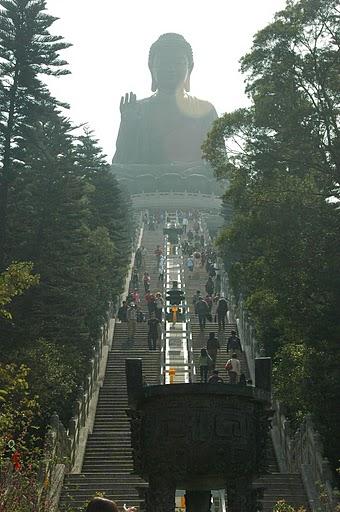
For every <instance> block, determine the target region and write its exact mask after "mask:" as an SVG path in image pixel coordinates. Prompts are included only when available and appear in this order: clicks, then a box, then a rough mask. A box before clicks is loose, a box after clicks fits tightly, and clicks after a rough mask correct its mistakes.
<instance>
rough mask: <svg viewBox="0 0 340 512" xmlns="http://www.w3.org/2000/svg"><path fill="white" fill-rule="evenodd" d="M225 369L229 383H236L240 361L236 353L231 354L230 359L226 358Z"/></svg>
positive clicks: (239, 370)
mask: <svg viewBox="0 0 340 512" xmlns="http://www.w3.org/2000/svg"><path fill="white" fill-rule="evenodd" d="M225 369H226V371H227V372H228V375H229V382H230V384H237V383H238V381H239V378H240V375H241V363H240V361H239V359H237V354H236V353H234V354H232V356H231V359H228V361H227V362H226V364H225Z"/></svg>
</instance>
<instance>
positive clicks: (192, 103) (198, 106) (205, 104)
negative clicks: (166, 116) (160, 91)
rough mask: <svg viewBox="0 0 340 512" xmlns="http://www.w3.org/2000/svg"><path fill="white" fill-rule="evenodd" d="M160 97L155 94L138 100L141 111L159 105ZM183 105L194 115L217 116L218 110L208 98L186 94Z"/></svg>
mask: <svg viewBox="0 0 340 512" xmlns="http://www.w3.org/2000/svg"><path fill="white" fill-rule="evenodd" d="M160 103H161V102H160V99H159V97H158V96H157V94H153V95H152V96H149V97H148V98H143V99H140V100H138V101H137V105H138V107H139V109H140V110H141V111H146V110H148V109H152V108H153V107H154V106H155V105H159V104H160ZM180 103H181V107H182V108H183V109H184V110H185V111H186V112H187V113H188V114H191V115H192V116H195V117H196V116H198V117H208V118H210V119H216V118H217V112H216V110H215V107H214V105H213V104H212V103H210V102H209V101H206V100H202V99H200V98H197V97H196V96H191V95H190V94H185V95H184V96H183V98H182V100H181V102H180Z"/></svg>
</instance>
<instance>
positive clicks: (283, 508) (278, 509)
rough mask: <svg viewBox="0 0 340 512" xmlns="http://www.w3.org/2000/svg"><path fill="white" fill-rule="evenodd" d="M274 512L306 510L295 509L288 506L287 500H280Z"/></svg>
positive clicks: (303, 511)
mask: <svg viewBox="0 0 340 512" xmlns="http://www.w3.org/2000/svg"><path fill="white" fill-rule="evenodd" d="M273 512H306V509H305V508H303V507H298V508H294V507H292V506H291V505H288V503H286V502H285V500H279V501H278V502H277V503H276V505H275V507H274V508H273Z"/></svg>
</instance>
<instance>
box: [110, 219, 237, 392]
mask: <svg viewBox="0 0 340 512" xmlns="http://www.w3.org/2000/svg"><path fill="white" fill-rule="evenodd" d="M178 218H179V220H180V222H181V225H182V228H183V236H182V241H181V245H182V253H183V254H184V255H185V257H186V259H185V266H186V268H187V269H188V271H189V272H188V274H189V278H190V275H192V276H193V277H195V272H199V273H200V276H201V275H202V271H203V273H204V271H206V273H207V280H206V282H205V285H204V293H203V294H202V293H201V291H200V290H196V292H195V294H194V296H193V297H192V303H193V309H194V315H196V317H197V318H198V322H199V327H200V331H201V335H203V334H204V331H205V328H206V324H207V322H215V323H217V325H218V334H217V335H216V334H215V333H214V332H210V333H209V337H208V338H207V341H206V346H205V347H202V349H201V351H200V357H199V361H198V366H199V373H200V380H201V382H209V383H223V378H222V377H221V376H220V375H219V373H218V370H217V369H216V361H217V355H218V351H219V350H220V348H221V343H225V338H224V332H225V328H226V319H227V316H228V301H227V299H226V297H225V296H224V294H223V293H222V291H221V276H220V273H219V271H218V267H217V255H216V252H215V250H214V248H213V247H212V245H211V244H209V242H207V241H206V240H205V237H204V234H203V230H202V226H201V222H200V219H199V218H198V216H195V214H194V213H191V212H178ZM143 220H144V227H145V229H151V230H153V229H155V228H156V227H158V225H159V224H161V223H164V222H165V220H166V213H165V212H164V211H162V210H159V211H158V212H154V213H152V214H151V213H150V212H145V213H144V217H143ZM147 256H148V252H147V250H146V248H145V247H144V246H143V245H141V246H140V247H139V248H138V249H137V251H136V255H135V267H134V268H133V271H132V274H131V283H130V291H129V294H128V297H127V298H126V300H125V301H123V303H122V305H121V307H120V308H119V311H118V315H117V316H118V319H119V320H120V321H121V322H126V323H127V332H128V343H129V344H133V343H134V340H135V334H136V328H137V323H138V322H147V325H148V335H147V345H148V348H149V350H151V351H153V350H156V349H157V344H158V343H159V340H160V337H161V333H162V313H163V309H164V301H163V295H162V293H161V292H160V291H159V290H158V291H153V288H154V287H155V283H153V282H152V278H151V275H150V272H149V271H148V270H147V269H146V258H147ZM151 256H152V257H153V258H154V263H153V264H154V265H155V269H156V273H157V274H158V280H157V281H158V282H157V283H156V286H160V285H161V283H162V281H163V277H164V264H165V258H164V255H163V250H162V247H161V245H160V244H158V245H157V246H156V247H155V249H154V250H153V251H152V253H151ZM152 274H153V275H154V273H152ZM154 279H155V278H154ZM140 281H142V282H140ZM141 288H142V290H143V293H142V292H141ZM141 295H142V297H141ZM142 303H143V304H144V306H145V308H146V310H147V311H146V312H144V311H143V310H142ZM226 349H227V352H228V353H230V358H229V359H228V360H227V361H226V362H225V365H224V368H225V370H226V376H227V377H228V379H227V380H228V381H229V382H230V383H231V384H237V383H241V384H242V383H245V382H246V380H245V377H244V375H243V374H242V373H241V364H240V360H239V355H240V354H241V352H242V347H241V342H240V339H239V337H238V336H237V333H236V331H234V330H233V331H231V336H230V337H229V338H228V340H227V342H226Z"/></svg>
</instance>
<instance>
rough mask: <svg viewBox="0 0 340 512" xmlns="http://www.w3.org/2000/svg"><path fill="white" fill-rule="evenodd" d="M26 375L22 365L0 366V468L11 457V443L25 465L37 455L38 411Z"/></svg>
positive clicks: (26, 370) (27, 369) (27, 372)
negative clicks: (12, 442)
mask: <svg viewBox="0 0 340 512" xmlns="http://www.w3.org/2000/svg"><path fill="white" fill-rule="evenodd" d="M28 375H29V368H27V366H25V365H20V366H17V365H15V364H6V365H4V364H0V389H1V391H2V393H1V395H2V398H3V400H1V401H0V468H1V465H2V464H3V463H4V461H5V460H6V459H8V457H9V456H10V454H11V450H9V448H8V444H7V443H8V442H9V441H11V440H13V441H14V443H15V449H16V450H18V451H19V452H20V454H21V458H22V460H23V461H24V462H25V463H28V462H32V460H34V459H35V458H36V456H37V454H38V453H39V451H38V446H37V435H38V434H37V433H36V432H37V430H36V420H37V419H38V418H39V416H40V407H39V404H38V401H37V397H35V396H33V395H32V393H31V390H30V389H29V385H28Z"/></svg>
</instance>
